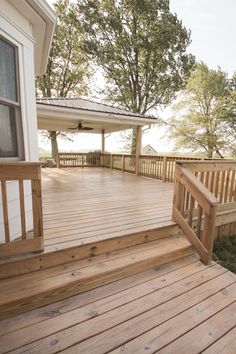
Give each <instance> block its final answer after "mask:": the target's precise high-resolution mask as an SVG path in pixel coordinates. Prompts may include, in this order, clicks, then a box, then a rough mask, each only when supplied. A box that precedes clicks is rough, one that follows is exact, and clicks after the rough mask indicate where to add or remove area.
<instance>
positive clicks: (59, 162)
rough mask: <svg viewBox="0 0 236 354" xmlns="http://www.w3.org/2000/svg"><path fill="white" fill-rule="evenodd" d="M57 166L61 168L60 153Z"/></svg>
mask: <svg viewBox="0 0 236 354" xmlns="http://www.w3.org/2000/svg"><path fill="white" fill-rule="evenodd" d="M57 168H61V160H60V154H58V155H57Z"/></svg>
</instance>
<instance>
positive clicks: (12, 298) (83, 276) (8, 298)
mask: <svg viewBox="0 0 236 354" xmlns="http://www.w3.org/2000/svg"><path fill="white" fill-rule="evenodd" d="M185 249H186V250H187V249H191V244H190V242H189V241H188V240H187V239H186V238H185V237H184V236H176V237H173V236H172V237H167V238H163V239H159V240H157V241H153V242H148V243H144V244H141V245H137V246H133V247H130V248H128V249H123V250H120V251H116V252H112V253H111V254H109V255H100V256H96V257H93V258H90V259H86V260H81V261H76V262H74V263H72V264H67V265H65V266H61V265H60V266H55V267H53V268H50V269H45V270H41V271H36V272H33V273H28V274H23V275H21V276H16V277H12V278H9V279H4V280H1V281H0V285H1V292H0V306H3V305H4V304H9V303H12V302H17V301H20V300H21V299H24V298H30V297H32V296H36V295H38V296H40V294H43V293H47V292H50V291H54V290H56V289H60V288H66V287H67V285H69V284H70V285H73V284H75V283H76V284H77V288H78V286H79V285H80V284H81V289H80V291H81V290H83V285H85V284H84V282H85V280H87V282H86V286H85V287H88V286H89V283H90V285H91V283H93V281H94V282H95V283H96V281H97V280H98V278H99V277H101V276H106V274H108V275H110V274H111V273H112V272H116V271H117V272H118V273H120V276H122V271H123V270H124V269H125V268H126V267H132V266H135V265H136V264H138V263H141V264H142V263H145V262H150V263H151V262H153V259H158V258H160V259H165V258H168V254H171V253H178V252H181V250H185ZM138 271H140V269H139V268H138V267H137V272H138ZM83 291H85V290H83Z"/></svg>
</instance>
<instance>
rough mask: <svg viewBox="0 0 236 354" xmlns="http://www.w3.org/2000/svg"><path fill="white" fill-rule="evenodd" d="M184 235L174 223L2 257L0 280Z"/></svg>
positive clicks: (0, 260) (0, 259) (0, 261)
mask: <svg viewBox="0 0 236 354" xmlns="http://www.w3.org/2000/svg"><path fill="white" fill-rule="evenodd" d="M180 234H182V232H181V230H180V228H179V226H178V225H177V224H176V223H174V222H170V221H169V222H167V223H165V224H163V225H162V226H159V227H158V228H153V229H143V230H142V231H139V232H136V233H131V234H129V233H128V232H127V231H126V234H124V235H123V236H119V237H117V236H114V234H113V233H111V234H109V235H106V237H104V238H103V239H100V240H97V238H96V237H95V238H94V239H91V238H89V239H88V240H87V241H85V240H84V241H83V242H82V241H81V242H79V241H80V240H77V243H75V244H73V245H72V244H71V243H70V244H69V246H68V247H67V248H60V247H57V248H56V249H50V248H48V247H45V250H44V251H43V252H41V253H37V254H36V253H29V254H24V255H19V256H12V257H2V258H1V257H0V279H5V278H9V277H12V276H17V275H22V274H25V273H30V272H34V271H37V270H41V269H47V268H50V267H54V266H57V265H60V264H61V265H62V264H67V263H70V262H74V261H79V260H81V259H85V258H89V257H94V256H98V255H101V254H106V253H109V252H114V251H118V250H121V249H125V248H127V247H132V246H136V245H139V244H142V243H147V242H150V241H155V240H158V239H161V238H164V237H169V236H176V235H180Z"/></svg>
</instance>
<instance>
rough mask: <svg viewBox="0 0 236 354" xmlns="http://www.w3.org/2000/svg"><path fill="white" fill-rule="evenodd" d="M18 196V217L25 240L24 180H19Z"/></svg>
mask: <svg viewBox="0 0 236 354" xmlns="http://www.w3.org/2000/svg"><path fill="white" fill-rule="evenodd" d="M19 196H20V218H21V231H22V239H23V240H26V223H25V195H24V181H23V180H19Z"/></svg>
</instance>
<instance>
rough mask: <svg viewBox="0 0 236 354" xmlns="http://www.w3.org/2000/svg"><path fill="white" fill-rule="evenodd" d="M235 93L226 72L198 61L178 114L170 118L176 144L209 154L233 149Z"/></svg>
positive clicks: (181, 100) (219, 154)
mask: <svg viewBox="0 0 236 354" xmlns="http://www.w3.org/2000/svg"><path fill="white" fill-rule="evenodd" d="M233 95H235V90H234V88H233V86H232V85H231V83H230V81H229V80H228V78H227V74H226V73H225V72H223V71H222V70H221V69H218V70H210V69H209V68H208V67H207V65H206V64H204V63H202V62H201V63H197V64H196V65H195V69H194V71H193V72H192V74H191V76H190V78H189V80H188V83H187V85H186V88H185V90H184V91H183V92H182V98H181V99H180V100H179V102H178V103H177V104H176V106H175V117H174V118H171V119H170V120H169V121H168V122H167V124H168V126H169V136H170V138H171V139H175V140H176V147H177V148H178V147H182V148H190V149H192V150H194V151H199V150H200V151H205V152H206V155H207V157H209V158H211V157H212V156H213V154H214V153H216V154H217V155H218V156H219V157H221V158H222V157H223V155H222V154H223V152H226V151H229V149H230V146H229V141H230V140H231V138H230V136H231V134H232V129H233V124H232V122H231V119H233V107H232V106H231V107H230V105H229V103H231V105H233V98H232V97H233ZM234 105H236V102H235V101H234ZM234 117H235V116H234ZM234 119H235V118H234Z"/></svg>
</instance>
